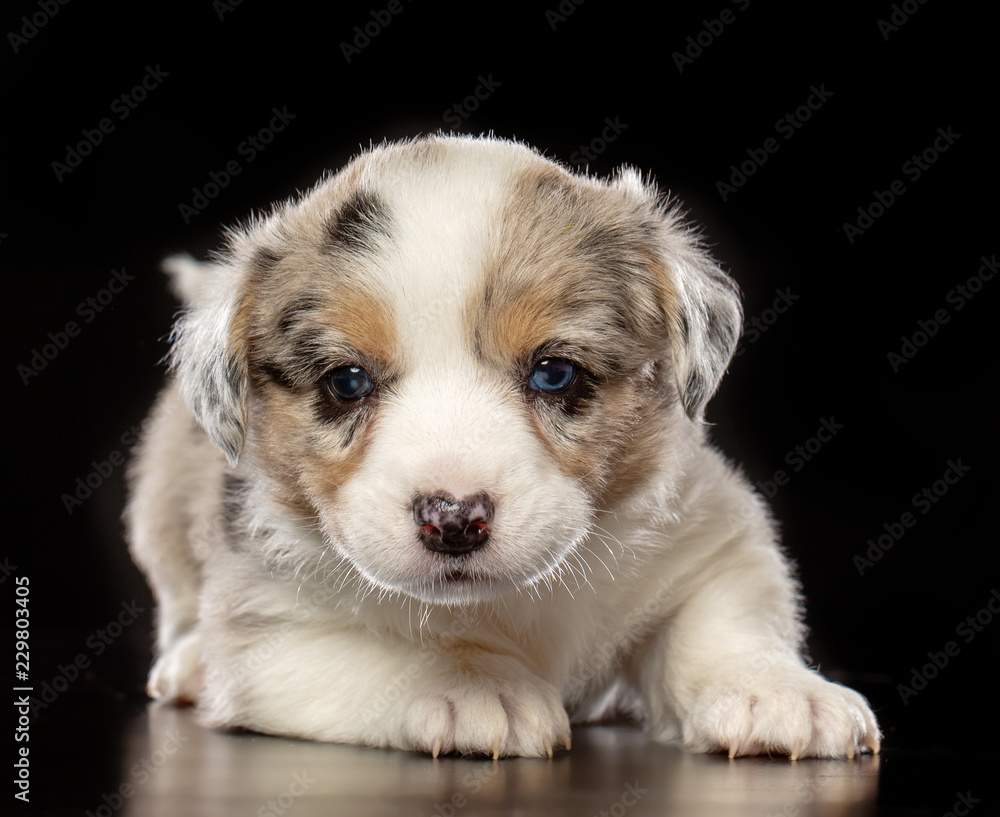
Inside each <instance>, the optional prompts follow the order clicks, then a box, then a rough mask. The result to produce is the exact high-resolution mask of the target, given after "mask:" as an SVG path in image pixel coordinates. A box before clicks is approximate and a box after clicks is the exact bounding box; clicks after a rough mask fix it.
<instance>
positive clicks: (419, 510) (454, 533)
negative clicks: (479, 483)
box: [413, 491, 493, 556]
mask: <svg viewBox="0 0 1000 817" xmlns="http://www.w3.org/2000/svg"><path fill="white" fill-rule="evenodd" d="M413 521H414V522H416V523H417V536H418V538H419V539H420V541H421V542H423V543H424V547H426V548H427V549H428V550H430V551H433V552H434V553H446V554H449V555H452V556H459V555H462V554H465V553H471V552H472V551H474V550H478V549H479V548H481V547H482V546H483V545H485V544H486V542H487V540H488V539H489V538H490V523H491V522H492V521H493V501H492V500H491V499H490V498H489V497H488V496H487V495H486V494H485V493H478V494H472V495H471V496H467V497H464V498H462V499H455V497H453V496H452V495H451V494H449V493H445V492H443V491H439V492H438V493H435V494H430V495H427V494H418V495H417V496H416V497H414V499H413Z"/></svg>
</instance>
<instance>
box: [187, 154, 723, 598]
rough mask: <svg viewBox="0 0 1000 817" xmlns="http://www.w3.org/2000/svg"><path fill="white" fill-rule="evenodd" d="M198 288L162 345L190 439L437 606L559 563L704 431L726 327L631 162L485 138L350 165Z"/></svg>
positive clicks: (243, 242) (270, 221) (538, 579)
mask: <svg viewBox="0 0 1000 817" xmlns="http://www.w3.org/2000/svg"><path fill="white" fill-rule="evenodd" d="M207 275H208V277H209V278H210V279H211V280H210V281H208V282H206V283H205V284H204V285H203V286H198V287H191V289H197V290H198V294H197V297H196V298H195V300H194V303H193V305H192V306H191V307H190V309H189V311H188V312H187V314H186V315H185V317H184V318H183V319H182V320H181V321H180V323H179V324H178V327H177V333H176V345H175V365H176V368H177V370H178V376H179V378H180V381H181V384H182V387H183V389H184V391H185V393H186V395H187V398H188V400H189V402H190V404H191V406H192V409H193V410H194V412H195V413H196V415H197V416H198V418H199V420H200V421H201V423H202V424H203V426H204V427H205V429H206V431H207V432H208V433H209V434H210V435H211V437H212V439H213V440H214V441H215V442H216V444H217V445H218V446H219V447H220V448H221V449H222V450H223V451H224V452H225V453H226V454H227V456H228V457H229V458H230V460H231V461H233V462H235V461H236V459H237V458H239V457H241V456H242V457H244V458H245V459H247V460H249V463H250V466H251V468H252V469H254V470H255V471H257V472H259V473H262V474H263V475H265V476H266V477H267V478H268V479H269V481H270V484H271V485H273V486H275V489H274V493H275V495H276V496H275V498H276V499H277V501H279V502H281V503H284V504H285V505H286V506H287V507H290V508H294V509H295V510H296V511H297V512H300V513H302V514H305V515H306V516H308V517H309V518H315V519H316V520H317V521H318V524H319V526H320V527H321V529H322V532H323V535H324V537H325V539H326V543H327V544H328V545H329V550H330V553H331V557H330V558H335V559H336V560H339V561H340V562H342V563H343V562H346V563H347V564H349V565H350V567H351V569H353V570H356V571H357V572H358V573H360V575H361V576H363V577H364V579H365V580H366V584H367V586H369V587H370V586H375V587H378V588H380V589H382V590H385V591H390V592H401V593H404V594H408V595H410V596H413V597H416V598H419V599H421V600H424V601H428V602H436V603H463V602H472V601H476V600H481V599H485V598H489V597H491V596H493V595H495V594H498V593H502V592H506V591H510V590H523V589H531V588H534V587H537V586H538V584H539V583H547V582H551V581H552V579H553V578H554V577H556V576H557V575H559V574H560V573H561V571H563V570H564V569H567V566H568V565H570V564H571V561H570V560H572V558H573V556H574V553H575V549H576V548H577V547H578V546H579V545H580V544H581V543H582V542H583V540H584V539H585V537H586V536H587V534H588V531H589V527H590V525H591V524H592V522H593V518H594V515H595V513H596V512H598V511H600V510H602V509H606V508H609V507H611V506H613V504H614V503H615V501H617V500H618V499H620V498H621V497H623V496H625V495H627V494H628V493H629V491H631V490H633V489H634V488H635V487H636V486H638V485H640V484H641V483H642V481H643V479H644V478H645V477H646V476H648V475H649V474H650V473H651V471H652V470H654V469H655V468H656V467H657V465H658V459H659V458H661V457H662V450H663V440H664V439H666V438H667V437H668V436H669V432H670V429H671V428H672V427H674V426H676V424H677V423H679V422H699V421H700V419H701V416H702V412H703V410H704V406H705V403H706V401H707V400H708V398H709V397H710V396H711V395H712V393H713V392H714V390H715V388H716V386H717V384H718V382H719V379H720V378H721V376H722V373H723V371H724V369H725V367H726V365H727V364H728V361H729V359H730V358H731V356H732V353H733V350H734V347H735V344H736V341H737V337H738V333H739V327H740V323H741V311H740V306H739V300H738V296H737V293H736V290H735V287H734V286H733V284H732V283H731V281H730V279H729V278H728V277H727V276H725V275H724V274H723V273H722V272H721V271H720V270H719V269H718V268H717V267H716V266H715V265H714V264H713V263H712V262H711V260H710V259H709V258H708V256H707V255H706V254H705V253H704V251H703V250H702V249H701V247H700V246H699V245H698V243H697V242H696V240H695V239H694V238H693V236H692V235H691V233H690V232H689V230H688V229H687V228H686V227H685V226H684V225H683V224H682V223H681V221H680V219H679V218H678V216H677V215H676V213H675V212H673V211H671V210H669V209H668V208H667V207H665V206H664V205H663V202H662V200H661V199H660V198H659V196H658V195H657V193H656V191H655V190H654V189H653V188H652V187H651V186H648V185H646V184H644V183H643V182H642V181H641V180H640V178H639V177H638V175H637V174H635V173H634V172H624V173H621V174H620V175H618V176H617V177H615V178H613V179H611V180H596V179H592V178H589V177H586V176H579V175H574V174H572V173H570V172H568V171H567V170H565V169H563V168H562V167H560V166H558V165H556V164H554V163H553V162H550V161H548V160H546V159H544V158H542V157H541V156H539V155H538V154H537V153H535V152H533V151H531V150H530V149H528V148H526V147H524V146H522V145H518V144H515V143H511V142H506V141H502V140H495V139H473V138H465V137H435V138H429V139H424V140H420V141H416V142H408V143H402V144H396V145H390V146H384V147H381V148H377V149H375V150H373V151H371V152H369V153H367V154H365V155H362V156H360V157H359V158H357V159H355V160H354V161H353V162H352V163H351V164H349V165H348V166H347V167H346V168H345V169H344V170H342V171H341V172H340V173H339V174H337V175H336V176H333V177H330V178H327V179H325V180H324V181H322V182H321V183H320V184H319V185H317V186H316V187H315V188H314V189H313V190H312V191H310V192H309V193H307V194H306V195H304V196H303V197H302V198H301V199H299V200H297V201H293V202H288V203H286V204H284V205H281V206H279V207H277V208H276V209H275V210H274V211H273V212H272V213H271V214H270V215H269V216H267V217H264V218H261V219H258V220H255V221H253V222H251V223H250V224H249V225H247V226H246V227H245V228H242V229H240V230H237V231H234V232H233V233H232V234H231V235H230V241H229V246H228V249H227V251H226V253H225V254H224V255H223V256H222V257H221V259H220V262H219V263H218V264H216V265H214V266H213V267H212V268H211V269H210V270H209V271H208V272H207ZM287 558H289V559H293V560H294V559H301V560H302V563H303V565H304V564H305V560H306V559H311V560H312V561H313V562H315V559H316V554H315V553H314V552H311V553H303V554H296V553H294V548H293V549H292V550H291V551H290V552H289V553H288V556H287Z"/></svg>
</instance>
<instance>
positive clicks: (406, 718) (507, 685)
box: [402, 657, 570, 759]
mask: <svg viewBox="0 0 1000 817" xmlns="http://www.w3.org/2000/svg"><path fill="white" fill-rule="evenodd" d="M472 663H481V664H484V666H482V667H479V668H476V667H471V668H470V667H466V668H465V669H464V671H462V672H459V673H455V674H451V673H449V674H442V675H441V676H440V677H439V678H438V679H437V682H436V683H435V684H434V686H433V688H431V689H426V688H425V689H424V690H423V691H422V692H421V693H419V694H417V695H416V697H415V698H413V699H412V700H411V701H409V702H408V705H407V708H406V710H405V712H404V715H403V723H402V732H403V745H404V747H405V748H408V749H414V750H417V751H423V752H429V753H430V754H432V755H433V756H434V757H437V756H438V755H440V754H448V753H451V752H458V753H461V754H474V755H488V756H491V757H493V758H494V759H495V758H498V757H501V756H520V757H552V754H553V751H554V750H556V749H559V748H566V749H568V748H569V746H570V728H569V718H568V716H567V714H566V709H565V707H564V706H563V702H562V698H561V696H560V695H559V692H558V691H557V690H556V689H555V687H553V686H552V685H551V684H549V683H548V682H546V681H543V680H542V679H540V678H537V677H535V676H533V675H531V674H530V673H528V672H527V671H526V670H521V669H520V667H519V666H517V665H509V666H504V667H502V668H501V667H498V666H497V665H498V663H500V662H499V661H497V660H496V659H495V657H492V660H482V659H481V660H480V661H479V662H472Z"/></svg>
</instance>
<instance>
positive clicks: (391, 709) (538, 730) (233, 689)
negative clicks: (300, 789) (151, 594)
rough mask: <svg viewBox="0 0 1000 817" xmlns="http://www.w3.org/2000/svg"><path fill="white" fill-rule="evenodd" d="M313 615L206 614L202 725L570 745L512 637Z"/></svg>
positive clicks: (439, 741)
mask: <svg viewBox="0 0 1000 817" xmlns="http://www.w3.org/2000/svg"><path fill="white" fill-rule="evenodd" d="M208 595H210V596H214V595H215V592H214V591H213V590H209V593H208ZM255 601H258V602H259V601H260V596H259V595H258V596H257V597H256V598H255ZM316 616H317V619H316V620H314V621H310V620H302V619H301V618H300V619H299V620H297V621H294V622H292V621H287V620H286V621H285V622H284V623H281V624H276V625H274V626H272V627H271V628H270V629H263V628H262V626H261V623H260V621H259V620H258V621H257V623H255V624H254V623H250V620H249V619H247V620H246V621H238V620H236V619H234V618H230V619H229V620H228V621H222V620H217V619H215V618H214V616H211V614H210V617H209V618H208V619H206V626H205V628H204V631H205V634H206V635H205V638H206V642H205V646H206V649H205V658H206V679H205V693H204V695H203V697H202V700H201V716H202V722H203V723H205V724H206V725H208V726H223V727H229V726H239V727H244V728H248V729H252V730H256V731H261V732H266V733H271V734H278V735H286V736H291V737H301V738H309V739H313V740H323V741H332V742H337V743H353V744H363V745H368V746H384V747H394V748H399V749H405V750H412V751H419V752H428V753H430V754H432V755H435V756H437V755H439V754H447V753H451V752H458V753H463V754H480V755H487V756H493V757H499V756H501V755H504V756H507V755H516V756H526V757H545V756H546V755H551V754H552V752H553V751H554V750H555V749H556V748H559V747H563V746H565V747H568V746H569V742H570V730H569V720H568V717H567V714H566V711H565V709H564V708H563V703H562V699H561V696H560V694H559V692H558V690H556V688H555V687H554V686H553V685H552V684H550V683H549V682H548V681H546V680H544V679H543V678H541V677H539V675H537V674H536V673H535V672H533V671H532V669H531V668H530V667H529V665H528V664H527V662H526V661H525V660H523V658H522V657H520V656H519V655H517V654H516V653H515V651H514V650H513V649H512V648H511V646H510V645H506V654H500V653H499V652H498V650H503V649H505V648H504V646H503V645H482V646H480V645H473V644H470V643H468V642H463V643H458V642H454V643H451V644H447V645H445V644H442V643H440V642H438V641H436V640H431V639H427V640H426V641H425V644H424V645H420V644H417V643H413V642H410V641H409V640H406V639H402V638H398V637H395V636H390V635H388V634H381V635H375V634H374V633H373V632H372V631H369V630H365V629H361V628H352V629H347V628H344V627H343V625H339V626H338V625H335V624H334V623H332V622H330V621H327V622H326V623H325V624H324V623H320V622H321V620H322V618H323V617H322V615H321V614H319V613H317V614H316ZM272 621H274V619H272Z"/></svg>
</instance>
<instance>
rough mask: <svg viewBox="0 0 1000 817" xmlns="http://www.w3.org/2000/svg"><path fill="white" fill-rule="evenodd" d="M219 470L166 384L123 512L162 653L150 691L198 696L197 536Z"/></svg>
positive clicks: (170, 697)
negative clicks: (152, 604) (149, 596)
mask: <svg viewBox="0 0 1000 817" xmlns="http://www.w3.org/2000/svg"><path fill="white" fill-rule="evenodd" d="M192 440H194V441H195V442H194V443H192V442H191V441H192ZM220 474H221V455H219V454H218V452H217V451H215V450H214V449H213V448H212V447H211V446H210V444H209V443H208V441H207V438H205V436H204V434H202V433H201V432H200V431H198V430H197V429H196V428H195V427H194V418H193V417H192V416H191V415H190V413H189V412H188V411H187V409H186V408H184V406H183V403H182V402H181V398H180V395H179V393H178V392H177V390H176V389H175V388H174V387H172V386H171V387H168V388H167V390H165V392H164V393H163V395H162V396H161V398H160V401H159V402H158V404H157V406H156V407H155V408H154V410H153V413H152V415H151V417H150V421H149V423H148V424H147V428H146V429H145V434H144V437H143V439H142V441H141V444H140V445H139V447H138V449H137V452H136V456H135V458H134V460H133V461H132V463H131V465H130V473H129V478H130V482H131V493H130V499H129V505H128V507H127V509H126V512H125V521H126V525H127V529H128V539H129V548H130V550H131V552H132V556H133V559H134V560H135V562H136V564H137V565H138V566H139V567H140V568H141V569H142V571H143V573H144V574H145V575H146V578H147V581H148V582H149V585H150V587H151V588H152V591H153V596H154V598H155V600H156V607H157V620H156V654H157V657H156V661H155V663H154V665H153V668H152V670H151V671H150V675H149V682H148V684H147V692H148V693H149V695H150V697H152V698H156V699H159V700H166V701H181V702H190V701H194V700H196V699H197V697H198V691H199V688H200V686H201V646H200V636H199V635H198V632H197V627H196V625H197V622H198V605H199V594H200V589H201V562H202V559H201V556H200V554H199V553H198V552H197V547H196V544H197V540H198V539H199V537H200V538H202V539H204V537H205V535H206V531H207V530H208V528H209V527H210V525H211V519H212V517H213V514H212V510H211V507H214V506H209V505H207V504H206V498H209V497H212V496H215V495H217V491H213V490H212V488H211V486H212V485H214V484H215V483H216V482H217V481H218V480H219V479H220Z"/></svg>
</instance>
